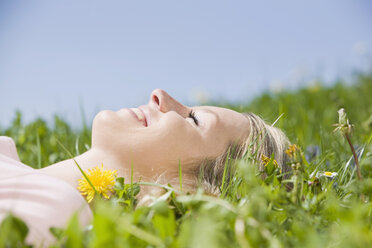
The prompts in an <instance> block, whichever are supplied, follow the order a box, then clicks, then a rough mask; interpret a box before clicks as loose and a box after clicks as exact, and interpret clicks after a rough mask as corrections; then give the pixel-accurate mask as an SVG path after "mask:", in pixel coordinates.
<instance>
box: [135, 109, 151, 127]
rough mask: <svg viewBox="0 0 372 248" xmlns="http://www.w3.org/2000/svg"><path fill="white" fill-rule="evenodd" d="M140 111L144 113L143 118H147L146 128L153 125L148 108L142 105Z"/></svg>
mask: <svg viewBox="0 0 372 248" xmlns="http://www.w3.org/2000/svg"><path fill="white" fill-rule="evenodd" d="M138 109H139V110H141V111H142V113H143V116H144V117H145V118H144V119H145V124H146V127H148V126H149V125H150V124H151V118H150V113H149V111H148V109H147V106H146V105H141V106H139V107H138Z"/></svg>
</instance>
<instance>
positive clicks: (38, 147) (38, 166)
mask: <svg viewBox="0 0 372 248" xmlns="http://www.w3.org/2000/svg"><path fill="white" fill-rule="evenodd" d="M36 146H37V168H38V169H40V168H41V145H40V136H39V131H36Z"/></svg>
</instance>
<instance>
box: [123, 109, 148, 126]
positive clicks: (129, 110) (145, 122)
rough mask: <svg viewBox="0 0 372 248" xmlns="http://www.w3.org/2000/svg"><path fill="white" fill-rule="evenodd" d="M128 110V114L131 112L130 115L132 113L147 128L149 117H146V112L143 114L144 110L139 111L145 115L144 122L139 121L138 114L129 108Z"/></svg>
mask: <svg viewBox="0 0 372 248" xmlns="http://www.w3.org/2000/svg"><path fill="white" fill-rule="evenodd" d="M127 110H128V112H129V113H130V114H131V115H132V116H133V117H134V118H136V119H137V120H138V121H139V122H141V123H142V125H144V126H145V127H147V117H146V115H145V114H144V112H143V110H142V109H139V110H140V111H141V112H142V113H143V114H144V118H143V120H140V119H138V116H137V114H136V113H134V111H133V110H131V109H129V108H127Z"/></svg>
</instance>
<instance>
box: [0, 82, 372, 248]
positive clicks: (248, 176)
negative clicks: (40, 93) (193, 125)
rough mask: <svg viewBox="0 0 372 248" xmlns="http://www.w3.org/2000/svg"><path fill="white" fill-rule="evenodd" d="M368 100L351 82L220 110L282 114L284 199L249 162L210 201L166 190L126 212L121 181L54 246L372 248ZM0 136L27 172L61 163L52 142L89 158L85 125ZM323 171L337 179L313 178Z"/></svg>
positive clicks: (10, 230)
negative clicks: (287, 171)
mask: <svg viewBox="0 0 372 248" xmlns="http://www.w3.org/2000/svg"><path fill="white" fill-rule="evenodd" d="M371 93H372V75H359V76H357V78H356V82H355V83H354V84H350V83H349V82H336V83H335V84H334V85H333V86H329V87H325V86H322V84H321V83H319V84H318V85H314V86H312V87H307V88H303V89H299V90H295V91H283V92H279V93H275V94H274V93H265V94H263V95H261V96H259V97H257V98H255V99H254V100H253V101H251V102H249V103H247V104H241V105H237V104H235V105H231V104H224V105H223V106H226V107H229V108H232V109H236V110H238V111H249V112H254V113H256V114H258V115H260V116H262V117H263V118H264V119H265V120H267V121H268V122H271V123H272V122H274V121H275V120H276V119H277V118H278V116H280V115H281V114H283V116H282V117H281V118H280V119H279V121H278V122H277V123H276V126H278V127H280V128H282V129H283V130H284V131H285V132H286V134H287V135H288V137H289V138H290V140H291V141H292V142H293V143H296V144H298V145H299V146H300V147H301V149H302V152H299V154H298V158H297V159H296V161H293V162H294V164H295V166H294V167H295V170H294V173H293V176H292V177H291V179H290V181H291V182H292V183H293V189H292V190H291V191H287V190H286V188H285V186H284V184H283V182H281V181H280V177H278V173H279V172H278V170H276V169H275V168H274V167H273V166H271V165H269V166H267V167H266V170H267V173H268V177H267V178H266V179H265V180H262V179H261V177H259V176H257V174H258V171H257V168H256V167H255V166H254V165H252V164H250V162H249V161H236V168H237V171H236V174H234V175H233V176H232V178H231V180H229V181H228V185H224V186H223V188H224V194H223V196H221V197H220V198H215V197H211V196H208V195H205V194H203V193H202V192H198V193H197V194H195V195H182V194H180V195H178V194H177V195H176V194H175V192H174V191H172V190H171V189H170V188H167V192H166V193H165V195H163V196H162V197H160V198H159V199H157V200H156V201H155V202H154V203H153V204H152V205H150V206H146V207H138V208H135V207H134V206H135V204H136V201H135V197H134V196H135V195H136V193H137V192H138V185H137V184H135V183H132V182H131V180H130V179H129V178H126V179H125V182H130V183H129V184H125V183H124V181H120V182H118V183H117V186H116V190H117V192H118V194H120V195H121V196H122V197H121V199H119V200H118V198H115V199H112V200H110V201H97V202H95V204H94V207H93V211H94V220H93V228H92V229H90V230H81V229H80V228H79V227H78V222H77V219H76V217H73V218H72V219H71V221H70V224H69V225H68V227H67V228H66V229H65V230H59V229H54V230H53V233H54V234H55V235H56V237H58V239H57V240H58V241H57V243H56V246H63V245H65V246H67V247H84V246H88V247H372V229H371V228H372V216H371V215H372V214H371V212H372V203H371V199H372V142H371V139H372V96H371ZM341 107H342V108H345V110H346V112H347V114H348V117H349V119H350V121H351V123H352V124H354V131H353V135H352V137H351V139H352V142H353V144H354V146H355V148H356V150H357V153H358V155H359V159H360V164H361V169H362V175H363V177H364V180H363V181H358V180H357V177H356V172H355V163H354V161H353V160H352V154H351V151H350V147H349V146H348V144H347V142H346V140H345V139H344V138H343V137H342V136H341V135H339V134H337V133H335V132H333V129H334V126H332V125H333V124H334V123H337V121H338V114H337V110H338V109H340V108H341ZM0 134H1V135H7V136H10V137H12V138H13V139H14V140H15V142H16V144H17V147H18V152H19V155H20V158H21V160H22V161H23V162H24V163H26V164H29V165H33V166H34V167H35V168H37V167H44V166H47V165H48V164H51V163H55V162H56V161H59V160H63V159H67V158H69V155H68V154H67V153H66V152H65V151H64V150H63V149H62V148H61V146H60V145H59V144H58V141H60V142H61V143H62V144H64V145H65V146H66V147H67V149H69V150H70V151H71V152H73V154H74V155H77V154H79V153H82V152H84V151H86V150H87V149H89V146H90V136H91V133H90V128H89V127H87V126H86V125H84V128H83V130H73V129H72V128H71V127H70V126H69V125H68V123H66V122H65V121H63V120H62V119H61V118H59V117H58V116H56V117H55V118H54V124H53V126H48V125H47V123H46V122H45V121H43V120H41V119H37V120H35V121H33V122H31V123H28V124H24V123H23V122H22V115H21V113H17V117H16V118H15V119H14V121H13V123H12V125H11V126H10V127H9V128H6V129H4V130H0ZM324 171H332V172H338V175H337V176H336V177H334V178H333V179H330V178H327V177H324V176H320V173H322V172H324ZM181 173H182V170H181V168H180V176H181V175H182V174H181ZM314 176H316V177H314ZM224 183H225V184H227V183H226V182H225V181H224ZM362 198H364V201H362V200H361V199H362ZM0 228H1V230H0V246H1V245H3V244H5V243H4V242H8V244H10V245H13V246H14V245H15V244H16V243H17V242H18V243H22V242H23V237H24V235H25V233H26V231H25V230H26V228H25V226H24V225H23V224H22V222H21V221H20V220H17V219H15V218H12V217H9V218H7V219H6V220H4V221H3V223H2V225H1V227H0Z"/></svg>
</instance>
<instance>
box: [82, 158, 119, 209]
mask: <svg viewBox="0 0 372 248" xmlns="http://www.w3.org/2000/svg"><path fill="white" fill-rule="evenodd" d="M85 173H86V175H87V176H88V178H89V180H90V181H91V182H92V184H93V186H94V188H95V189H96V191H97V193H98V194H101V195H103V197H105V198H106V199H109V198H110V196H111V194H112V193H113V192H114V185H115V177H116V176H117V171H116V170H104V169H103V165H101V167H98V166H96V167H94V168H90V169H88V171H87V172H85ZM78 182H79V185H78V187H77V189H78V190H79V191H80V192H81V194H82V195H83V196H85V197H86V198H87V201H88V202H91V201H92V200H93V198H94V196H95V193H96V192H95V191H94V189H93V188H92V186H90V184H89V183H88V181H87V180H86V179H85V178H84V176H82V177H81V179H78Z"/></svg>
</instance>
